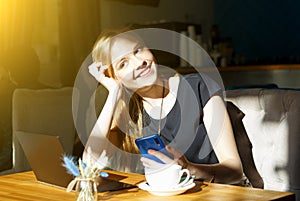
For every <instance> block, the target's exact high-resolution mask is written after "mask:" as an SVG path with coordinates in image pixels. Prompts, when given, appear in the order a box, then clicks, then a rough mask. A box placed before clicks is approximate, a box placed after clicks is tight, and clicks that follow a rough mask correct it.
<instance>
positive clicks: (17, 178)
mask: <svg viewBox="0 0 300 201" xmlns="http://www.w3.org/2000/svg"><path fill="white" fill-rule="evenodd" d="M143 178H144V177H143V176H141V179H143ZM128 180H130V177H129V178H128ZM133 180H134V181H137V177H135V178H133ZM0 200H1V201H11V200H14V201H16V200H17V201H18V200H19V201H35V200H36V201H44V200H49V201H50V200H51V201H61V200H63V201H69V200H70V201H71V200H72V201H74V200H75V193H74V192H71V193H67V192H66V191H65V189H61V188H57V187H53V186H49V185H45V184H40V183H38V182H37V181H36V179H35V176H34V174H33V173H32V172H24V173H17V174H11V175H5V176H1V177H0ZM98 200H107V201H110V200H122V201H126V200H130V201H136V200H140V201H144V200H151V201H156V200H157V201H164V200H167V201H173V200H178V201H179V200H180V201H185V200H197V201H198V200H200V201H201V200H206V201H210V200H215V201H220V200H226V201H230V200H295V195H294V194H293V193H290V192H277V191H269V190H261V189H254V188H243V187H237V186H232V185H222V184H213V183H205V182H204V183H202V182H197V184H196V186H195V187H194V188H192V189H190V190H188V191H187V192H185V193H184V194H181V195H176V196H170V197H159V196H153V195H151V194H149V193H148V192H146V191H143V190H140V189H138V188H131V189H127V190H121V191H113V192H103V193H99V194H98Z"/></svg>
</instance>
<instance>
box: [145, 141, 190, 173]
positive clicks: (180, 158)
mask: <svg viewBox="0 0 300 201" xmlns="http://www.w3.org/2000/svg"><path fill="white" fill-rule="evenodd" d="M166 150H167V151H168V152H170V153H171V154H172V155H173V157H174V159H171V158H170V157H168V156H167V155H165V154H163V153H162V152H160V151H155V150H149V151H148V153H149V154H151V155H153V156H155V157H157V158H158V159H160V160H161V161H163V162H164V163H166V164H178V165H181V166H182V167H183V168H187V167H188V164H189V161H188V160H187V159H186V157H185V156H184V155H183V154H182V153H181V152H179V151H178V150H177V149H175V148H174V147H169V146H166ZM141 161H142V162H143V165H144V166H145V168H150V169H153V168H155V169H156V168H158V167H160V166H162V165H163V164H161V163H158V162H156V161H154V160H151V159H148V158H145V157H142V158H141Z"/></svg>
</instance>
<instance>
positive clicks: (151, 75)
mask: <svg viewBox="0 0 300 201" xmlns="http://www.w3.org/2000/svg"><path fill="white" fill-rule="evenodd" d="M111 60H112V67H113V69H114V73H115V76H116V78H117V79H118V80H120V81H121V83H122V84H123V85H124V86H125V87H127V88H129V89H131V90H137V89H140V88H144V87H148V86H151V85H153V84H154V83H155V82H156V80H157V66H156V62H155V59H154V57H153V54H152V53H151V51H150V50H149V49H147V48H146V47H145V46H144V44H143V43H142V42H140V41H139V40H137V38H134V37H133V36H127V35H122V36H117V37H115V38H114V40H113V42H112V44H111Z"/></svg>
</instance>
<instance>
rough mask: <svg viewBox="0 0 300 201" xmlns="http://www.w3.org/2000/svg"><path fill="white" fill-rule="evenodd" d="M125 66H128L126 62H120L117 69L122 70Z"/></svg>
mask: <svg viewBox="0 0 300 201" xmlns="http://www.w3.org/2000/svg"><path fill="white" fill-rule="evenodd" d="M127 64H128V62H127V61H123V62H121V63H120V64H119V69H122V68H124V67H126V66H127Z"/></svg>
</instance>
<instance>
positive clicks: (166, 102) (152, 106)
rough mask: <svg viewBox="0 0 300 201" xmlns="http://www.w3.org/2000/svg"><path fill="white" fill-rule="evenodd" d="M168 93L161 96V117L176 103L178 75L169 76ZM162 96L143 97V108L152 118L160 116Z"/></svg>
mask: <svg viewBox="0 0 300 201" xmlns="http://www.w3.org/2000/svg"><path fill="white" fill-rule="evenodd" d="M168 81H169V83H168V84H169V93H168V94H167V95H166V96H165V97H164V98H163V110H162V115H161V118H162V119H163V118H165V117H166V116H167V115H168V114H169V112H170V111H171V110H172V108H173V106H174V105H175V103H176V97H177V92H178V86H179V81H180V79H179V76H175V77H171V78H169V80H168ZM161 101H162V98H144V100H143V104H144V109H145V110H146V112H147V113H148V114H149V116H150V117H151V118H153V119H159V118H160V107H161Z"/></svg>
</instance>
